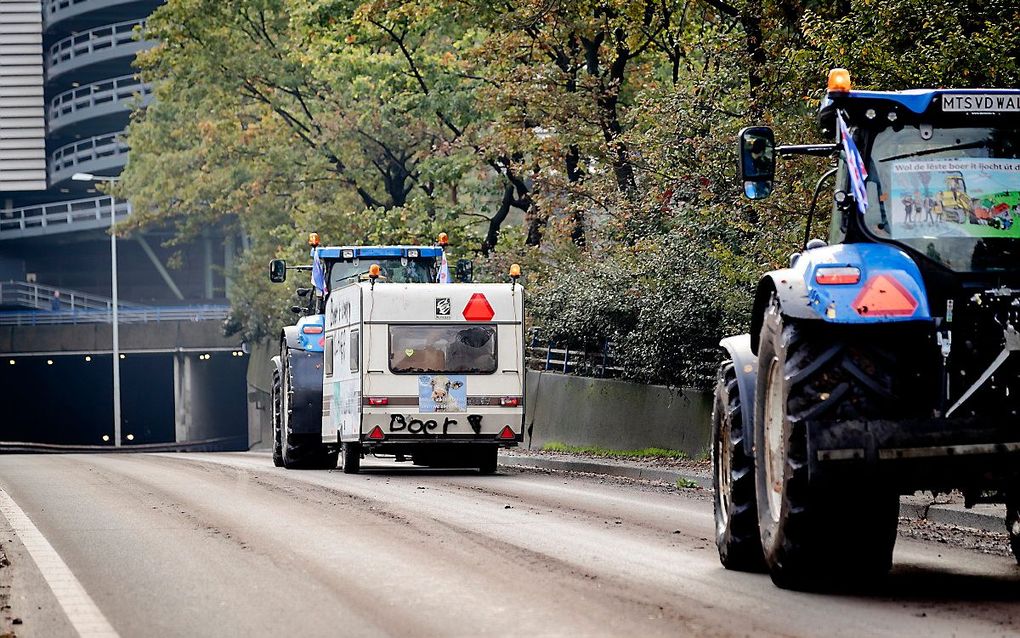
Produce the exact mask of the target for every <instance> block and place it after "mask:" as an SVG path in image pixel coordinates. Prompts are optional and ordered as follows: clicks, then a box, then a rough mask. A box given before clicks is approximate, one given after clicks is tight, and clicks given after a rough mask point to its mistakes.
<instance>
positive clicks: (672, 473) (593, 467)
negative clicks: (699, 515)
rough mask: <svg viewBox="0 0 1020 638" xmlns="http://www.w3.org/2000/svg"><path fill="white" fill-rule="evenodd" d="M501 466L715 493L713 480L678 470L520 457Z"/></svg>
mask: <svg viewBox="0 0 1020 638" xmlns="http://www.w3.org/2000/svg"><path fill="white" fill-rule="evenodd" d="M499 464H500V465H501V466H505V467H527V468H532V469H538V470H556V471H560V472H584V473H587V474H602V475H606V476H616V477H620V478H630V479H641V480H644V481H658V482H660V483H670V484H671V485H676V483H677V481H682V482H684V483H688V482H690V483H694V484H696V485H697V486H698V487H701V488H705V489H712V479H711V478H709V477H707V476H698V475H695V474H689V473H686V472H677V471H676V470H660V469H656V468H651V467H641V466H638V465H622V464H618V463H599V462H598V461H587V460H584V461H582V460H578V461H568V460H565V459H544V458H534V457H531V458H526V457H521V456H507V457H500V459H499Z"/></svg>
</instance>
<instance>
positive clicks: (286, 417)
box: [280, 342, 336, 470]
mask: <svg viewBox="0 0 1020 638" xmlns="http://www.w3.org/2000/svg"><path fill="white" fill-rule="evenodd" d="M289 350H290V348H288V347H287V344H286V342H283V343H282V344H281V348H280V362H281V364H282V366H283V369H282V373H281V375H280V458H281V460H282V462H283V466H284V467H285V468H287V469H288V470H310V469H322V468H324V467H325V468H328V467H329V455H330V452H329V450H328V448H327V447H326V446H325V445H323V444H322V441H321V440H319V435H312V436H309V435H307V434H302V435H296V434H293V433H292V432H290V427H288V423H289V421H290V418H291V416H292V412H291V409H290V405H291V400H292V398H293V396H294V388H293V386H292V384H293V376H292V374H291V370H290V352H289ZM333 458H334V459H335V458H336V457H333ZM332 467H336V462H335V460H334V463H333V466H332Z"/></svg>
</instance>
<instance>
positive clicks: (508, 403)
mask: <svg viewBox="0 0 1020 638" xmlns="http://www.w3.org/2000/svg"><path fill="white" fill-rule="evenodd" d="M499 404H500V405H501V406H503V407H504V408H516V407H517V406H519V405H520V404H521V398H520V397H503V398H502V399H500V400H499Z"/></svg>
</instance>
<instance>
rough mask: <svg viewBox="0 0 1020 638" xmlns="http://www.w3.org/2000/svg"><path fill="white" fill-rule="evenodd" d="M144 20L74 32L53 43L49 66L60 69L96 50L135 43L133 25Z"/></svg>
mask: <svg viewBox="0 0 1020 638" xmlns="http://www.w3.org/2000/svg"><path fill="white" fill-rule="evenodd" d="M144 26H145V20H144V19H142V20H126V21H124V22H117V23H116V24H107V25H103V26H101V27H96V28H95V29H89V30H88V31H83V32H81V33H76V34H75V35H72V36H70V37H67V38H64V39H63V40H60V41H58V42H56V43H55V44H53V46H51V47H50V51H49V57H48V60H47V61H48V62H49V67H50V68H51V69H54V70H55V71H58V72H59V71H60V69H59V68H58V67H59V66H60V65H62V64H64V63H66V62H69V61H71V60H75V59H77V58H80V57H82V56H86V55H90V54H92V53H95V52H98V51H107V50H113V49H116V48H118V47H124V46H127V45H129V44H136V43H137V42H138V40H136V39H135V33H134V30H135V27H144Z"/></svg>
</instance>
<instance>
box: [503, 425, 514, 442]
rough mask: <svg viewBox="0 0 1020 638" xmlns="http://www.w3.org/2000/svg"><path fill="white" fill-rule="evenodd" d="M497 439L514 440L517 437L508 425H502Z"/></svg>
mask: <svg viewBox="0 0 1020 638" xmlns="http://www.w3.org/2000/svg"><path fill="white" fill-rule="evenodd" d="M499 438H501V439H516V438H517V435H516V434H514V431H513V428H511V427H510V426H509V425H504V426H503V429H502V430H500V432H499Z"/></svg>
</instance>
